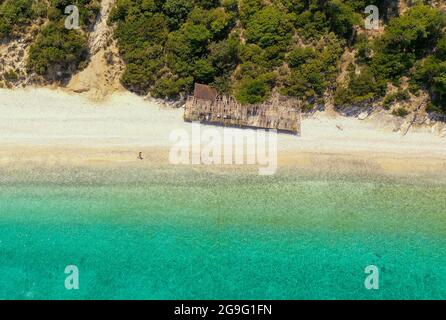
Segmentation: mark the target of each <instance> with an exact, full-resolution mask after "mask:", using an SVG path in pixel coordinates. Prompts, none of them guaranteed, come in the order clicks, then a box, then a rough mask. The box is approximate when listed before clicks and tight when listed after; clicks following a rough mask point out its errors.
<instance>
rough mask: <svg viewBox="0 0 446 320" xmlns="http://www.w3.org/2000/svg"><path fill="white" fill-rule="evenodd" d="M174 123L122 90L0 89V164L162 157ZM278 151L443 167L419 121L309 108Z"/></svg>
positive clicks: (309, 159)
mask: <svg viewBox="0 0 446 320" xmlns="http://www.w3.org/2000/svg"><path fill="white" fill-rule="evenodd" d="M208 127H209V126H205V127H202V128H208ZM211 128H213V129H216V130H223V129H222V128H214V127H211ZM174 130H185V131H187V132H190V131H191V124H190V123H185V122H184V121H183V118H182V109H172V108H166V107H163V106H161V105H157V104H156V103H154V102H152V101H147V100H144V99H143V98H141V97H138V96H135V95H132V94H130V93H116V94H114V95H113V96H111V97H110V98H109V99H108V100H106V101H103V102H91V101H90V100H88V99H87V98H85V97H83V96H82V95H77V94H69V93H66V92H64V91H61V90H49V89H31V88H29V89H17V90H6V89H0V165H1V166H9V165H21V166H26V165H32V164H40V165H62V164H71V165H76V164H78V165H107V164H108V165H113V164H126V165H132V164H134V165H153V164H167V163H168V161H167V160H168V153H169V149H170V148H171V146H172V141H171V140H170V139H169V136H170V134H171V132H172V131H174ZM231 130H240V129H231ZM139 152H143V154H144V156H145V161H144V164H141V161H139V160H138V159H137V155H138V153H139ZM278 153H279V160H278V164H279V166H298V167H305V166H308V167H314V166H320V167H327V168H335V169H336V167H337V166H342V165H343V164H345V163H351V164H352V165H354V166H361V165H364V164H369V165H370V166H372V167H373V166H375V167H376V168H380V170H381V169H382V170H385V171H389V172H392V171H395V172H406V171H407V172H411V171H413V170H415V171H419V170H420V171H427V172H436V171H438V170H441V171H445V170H444V169H445V168H446V165H445V163H446V138H444V137H443V138H442V137H441V136H439V135H438V134H433V133H431V132H429V130H428V129H424V128H422V129H417V130H411V131H410V132H409V133H408V134H407V135H406V136H402V135H401V134H400V133H397V132H393V131H392V128H391V126H389V125H386V124H385V123H384V122H383V121H380V119H376V118H375V119H373V117H372V118H371V119H367V120H358V119H356V118H346V117H340V116H337V117H336V116H333V115H331V116H330V115H327V114H325V113H320V114H316V115H314V116H313V117H311V118H309V119H305V120H304V122H303V129H302V137H296V136H292V135H286V134H280V135H279V137H278Z"/></svg>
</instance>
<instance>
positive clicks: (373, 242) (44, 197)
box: [0, 169, 446, 299]
mask: <svg viewBox="0 0 446 320" xmlns="http://www.w3.org/2000/svg"><path fill="white" fill-rule="evenodd" d="M0 181H1V184H0V298H1V299H12V298H18V299H96V298H98V299H239V298H240V299H344V298H347V299H409V298H419V299H445V298H446V184H444V183H434V182H432V181H418V182H416V183H415V182H413V179H396V178H389V177H384V176H381V177H377V176H376V177H375V176H373V177H371V176H361V175H343V176H333V175H331V176H327V175H321V174H314V175H312V174H305V173H298V172H293V171H289V172H284V171H282V172H280V173H279V174H278V175H276V176H274V177H258V176H256V175H255V174H253V173H248V172H238V173H236V172H228V173H205V172H202V171H200V170H197V171H193V170H189V171H188V172H182V173H179V171H166V170H162V169H153V170H149V169H145V170H143V169H133V170H128V169H126V170H110V171H108V170H97V171H95V170H92V169H83V170H74V169H72V170H70V171H65V172H63V171H59V172H54V171H48V172H47V171H45V170H42V171H38V170H30V171H29V172H25V171H23V172H21V173H20V174H17V172H2V178H1V180H0ZM72 264H74V265H76V266H78V267H79V271H80V289H79V290H78V291H76V290H73V291H69V290H66V289H65V287H64V281H65V277H66V276H67V275H66V274H64V269H65V267H66V266H67V265H72ZM368 265H376V266H378V267H379V268H380V289H379V290H373V291H369V290H366V289H365V288H364V280H365V277H366V275H365V273H364V269H365V267H366V266H368Z"/></svg>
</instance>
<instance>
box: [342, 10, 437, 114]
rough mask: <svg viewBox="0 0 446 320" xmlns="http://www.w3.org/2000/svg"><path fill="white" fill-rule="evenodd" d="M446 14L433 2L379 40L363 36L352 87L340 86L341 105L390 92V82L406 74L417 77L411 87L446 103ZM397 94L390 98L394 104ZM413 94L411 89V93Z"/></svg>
mask: <svg viewBox="0 0 446 320" xmlns="http://www.w3.org/2000/svg"><path fill="white" fill-rule="evenodd" d="M445 27H446V17H445V14H444V13H442V12H440V11H439V10H437V9H435V8H432V7H431V6H429V5H417V6H415V7H413V8H411V9H409V10H408V11H407V12H406V13H405V14H404V15H402V16H400V17H396V18H394V19H392V20H391V21H390V22H389V24H388V26H387V27H386V30H385V32H384V34H383V35H382V36H381V37H380V38H378V39H377V40H376V41H374V42H367V40H366V38H360V39H358V40H357V42H356V44H355V46H356V48H357V49H358V55H357V59H356V63H357V68H358V69H359V70H360V73H359V74H358V73H357V72H356V67H355V66H351V70H350V72H349V83H348V85H347V87H344V86H339V87H338V90H337V92H336V95H335V101H336V102H337V103H338V104H351V103H359V102H363V101H369V100H373V99H375V98H377V97H381V96H383V95H385V94H386V90H387V85H388V84H389V83H392V84H393V85H395V86H397V87H399V86H400V85H401V80H402V77H403V76H408V77H410V78H411V83H410V86H409V90H410V91H411V93H413V94H417V93H418V91H419V89H420V88H422V87H424V88H425V89H427V90H428V92H429V93H430V95H431V97H432V101H433V105H432V106H431V108H433V109H435V108H436V109H439V108H445V107H446V100H445V99H443V98H444V97H445V95H446V86H445V85H444V84H445V83H446V82H445V80H446V73H445V65H444V63H445V57H446V55H444V53H445V52H444V50H445V49H446V47H445V46H446V35H445V33H444V28H445ZM394 96H395V95H394V94H392V95H389V96H387V97H386V100H385V102H390V101H391V100H392V98H394ZM405 96H406V99H408V98H409V96H408V93H407V92H406V94H405Z"/></svg>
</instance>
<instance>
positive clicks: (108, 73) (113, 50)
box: [67, 0, 124, 100]
mask: <svg viewBox="0 0 446 320" xmlns="http://www.w3.org/2000/svg"><path fill="white" fill-rule="evenodd" d="M114 3H115V0H102V2H101V13H100V15H99V17H98V19H97V21H96V24H95V26H94V27H93V31H92V32H91V33H90V34H89V38H88V44H89V50H90V55H91V58H90V61H89V64H88V66H87V67H86V68H85V69H84V70H82V71H80V72H79V73H77V74H75V75H74V76H73V77H72V78H71V80H70V82H69V83H68V85H67V89H68V90H70V91H73V92H76V93H86V94H87V96H88V97H89V98H91V99H93V100H102V99H104V98H105V97H107V96H108V95H109V94H110V93H112V92H115V91H117V90H121V89H122V86H121V84H120V81H119V80H120V78H121V74H122V72H123V70H124V64H123V62H122V60H121V58H120V55H119V51H118V49H117V46H116V43H115V41H114V40H113V29H112V28H110V27H109V26H108V25H107V20H108V17H109V15H110V12H111V9H112V7H113V5H114Z"/></svg>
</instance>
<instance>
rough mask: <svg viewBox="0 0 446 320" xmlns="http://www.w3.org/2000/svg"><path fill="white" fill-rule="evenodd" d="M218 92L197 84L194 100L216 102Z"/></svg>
mask: <svg viewBox="0 0 446 320" xmlns="http://www.w3.org/2000/svg"><path fill="white" fill-rule="evenodd" d="M217 95H218V93H217V91H216V90H215V89H213V88H211V87H209V86H207V85H204V84H199V83H196V84H195V89H194V98H195V99H199V100H208V101H214V100H215V99H216V98H217Z"/></svg>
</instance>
